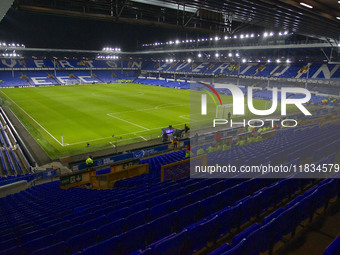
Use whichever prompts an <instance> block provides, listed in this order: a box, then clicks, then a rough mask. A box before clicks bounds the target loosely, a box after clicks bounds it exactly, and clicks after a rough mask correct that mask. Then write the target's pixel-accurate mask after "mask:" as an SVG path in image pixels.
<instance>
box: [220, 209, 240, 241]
mask: <svg viewBox="0 0 340 255" xmlns="http://www.w3.org/2000/svg"><path fill="white" fill-rule="evenodd" d="M239 208H240V205H239V204H238V205H237V206H235V207H233V208H229V207H227V208H225V209H223V210H222V211H219V212H218V213H217V216H218V220H217V221H218V231H217V233H218V237H219V238H220V237H222V236H224V235H226V234H228V233H229V232H230V230H231V229H232V228H235V227H238V218H239V216H238V215H239V211H240V210H239Z"/></svg>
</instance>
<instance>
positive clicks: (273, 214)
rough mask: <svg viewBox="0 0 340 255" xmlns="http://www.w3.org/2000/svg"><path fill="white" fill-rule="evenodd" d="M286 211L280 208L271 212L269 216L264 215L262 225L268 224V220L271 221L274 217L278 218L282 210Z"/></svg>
mask: <svg viewBox="0 0 340 255" xmlns="http://www.w3.org/2000/svg"><path fill="white" fill-rule="evenodd" d="M283 211H284V209H283V208H281V207H280V208H279V209H277V210H276V211H274V212H272V213H271V214H269V215H268V216H267V217H264V218H263V220H262V225H265V224H267V223H268V222H270V221H271V220H272V219H274V218H276V217H277V216H278V215H280V214H281V213H282V212H283Z"/></svg>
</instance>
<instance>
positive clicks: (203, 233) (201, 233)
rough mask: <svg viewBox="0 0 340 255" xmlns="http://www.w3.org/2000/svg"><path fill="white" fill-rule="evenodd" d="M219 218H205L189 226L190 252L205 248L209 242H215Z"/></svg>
mask: <svg viewBox="0 0 340 255" xmlns="http://www.w3.org/2000/svg"><path fill="white" fill-rule="evenodd" d="M217 218H218V216H215V217H214V218H211V219H209V220H207V221H206V220H204V221H202V222H200V223H199V224H193V225H191V226H189V227H188V228H187V230H188V239H189V242H188V243H189V247H188V250H189V253H190V254H192V253H195V252H197V251H199V250H201V249H203V248H204V247H205V246H206V244H207V243H208V242H214V241H215V239H216V233H217Z"/></svg>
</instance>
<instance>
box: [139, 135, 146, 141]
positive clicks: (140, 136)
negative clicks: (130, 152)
mask: <svg viewBox="0 0 340 255" xmlns="http://www.w3.org/2000/svg"><path fill="white" fill-rule="evenodd" d="M139 137H140V138H142V139H143V140H144V141H147V140H148V139H145V138H144V137H143V136H139Z"/></svg>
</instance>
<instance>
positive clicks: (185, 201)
mask: <svg viewBox="0 0 340 255" xmlns="http://www.w3.org/2000/svg"><path fill="white" fill-rule="evenodd" d="M190 203H191V194H187V195H184V196H180V197H177V198H175V199H174V200H172V208H173V210H175V211H176V210H179V209H181V208H183V207H185V206H187V205H189V204H190Z"/></svg>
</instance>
